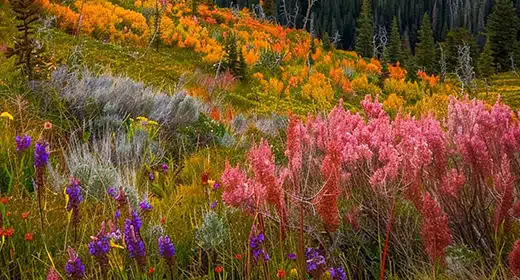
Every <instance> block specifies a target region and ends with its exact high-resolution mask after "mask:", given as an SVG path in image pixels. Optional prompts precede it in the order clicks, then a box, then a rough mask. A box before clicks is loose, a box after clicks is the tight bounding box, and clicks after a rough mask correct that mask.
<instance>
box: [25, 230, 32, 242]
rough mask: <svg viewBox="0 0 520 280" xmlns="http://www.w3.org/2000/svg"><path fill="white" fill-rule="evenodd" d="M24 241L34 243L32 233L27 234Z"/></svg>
mask: <svg viewBox="0 0 520 280" xmlns="http://www.w3.org/2000/svg"><path fill="white" fill-rule="evenodd" d="M23 239H24V240H25V241H32V240H33V235H32V233H30V232H28V233H26V234H25V235H24V236H23Z"/></svg>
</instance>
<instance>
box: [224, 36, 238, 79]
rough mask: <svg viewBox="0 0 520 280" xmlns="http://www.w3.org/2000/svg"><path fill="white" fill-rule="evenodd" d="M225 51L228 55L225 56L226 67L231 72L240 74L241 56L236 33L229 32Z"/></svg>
mask: <svg viewBox="0 0 520 280" xmlns="http://www.w3.org/2000/svg"><path fill="white" fill-rule="evenodd" d="M224 51H225V52H226V55H225V57H224V66H225V68H226V69H228V70H229V72H231V74H233V75H235V76H238V75H237V72H238V68H239V67H238V65H239V58H238V52H237V38H236V37H235V35H234V34H229V35H228V37H227V38H226V44H225V46H224Z"/></svg>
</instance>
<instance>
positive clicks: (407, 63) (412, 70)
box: [401, 34, 417, 80]
mask: <svg viewBox="0 0 520 280" xmlns="http://www.w3.org/2000/svg"><path fill="white" fill-rule="evenodd" d="M402 49H403V63H402V64H401V65H403V66H404V68H406V70H407V71H408V77H409V78H410V79H412V80H413V79H415V78H417V63H416V61H415V57H414V56H413V55H412V48H411V46H410V39H409V37H408V34H405V35H404V41H403V45H402Z"/></svg>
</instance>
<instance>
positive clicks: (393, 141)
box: [222, 96, 520, 264]
mask: <svg viewBox="0 0 520 280" xmlns="http://www.w3.org/2000/svg"><path fill="white" fill-rule="evenodd" d="M361 105H362V107H363V109H364V111H363V112H362V113H352V112H349V111H346V110H345V109H344V108H343V104H342V103H341V102H340V104H339V105H338V106H336V107H335V108H334V109H333V110H332V111H331V112H330V113H329V114H328V116H326V117H323V116H319V115H318V116H310V117H308V118H307V120H306V121H305V122H304V121H301V120H298V119H297V118H296V117H295V116H290V120H289V124H288V128H287V142H286V151H285V156H286V157H287V164H286V165H276V164H275V162H274V160H273V156H272V154H271V151H270V149H269V145H268V144H267V142H266V141H262V142H261V143H260V145H258V146H255V147H253V148H252V149H251V151H250V152H249V156H248V160H249V164H250V166H251V170H252V174H253V177H252V178H251V179H248V178H246V177H247V176H246V175H245V172H244V171H239V170H237V169H236V168H231V167H229V166H228V167H227V168H226V171H225V172H224V174H223V175H222V181H223V183H224V185H225V192H224V201H225V202H226V203H228V204H229V205H232V206H240V207H242V206H243V205H244V203H243V201H250V200H255V201H257V203H256V204H257V205H259V204H262V203H263V202H265V203H267V204H268V205H272V206H274V207H275V209H276V210H277V213H278V214H279V216H280V220H283V221H286V219H287V223H288V224H294V223H296V222H297V219H296V217H297V214H296V213H297V212H298V206H299V205H304V206H305V213H306V214H305V218H306V220H307V225H308V226H307V229H308V230H312V229H313V228H315V227H316V224H315V223H314V220H313V219H315V218H318V217H319V218H320V219H321V221H322V222H323V225H324V228H325V229H326V230H327V231H328V232H334V231H336V230H337V229H338V228H339V227H340V226H341V217H344V223H348V224H351V225H353V226H355V227H356V228H358V227H360V228H363V227H365V228H367V227H368V228H370V229H371V230H372V231H373V230H376V231H379V232H385V229H386V225H387V223H388V221H389V220H390V217H389V216H390V215H391V214H390V213H391V211H390V210H391V205H392V203H391V202H392V200H393V199H396V198H397V199H398V201H399V203H400V204H403V203H411V204H412V205H413V206H414V208H415V209H416V214H417V215H418V216H419V220H420V224H421V225H422V230H421V229H420V228H419V227H414V226H413V225H408V224H409V222H400V220H399V219H397V220H396V226H395V227H394V228H395V229H393V231H395V234H393V235H392V236H393V237H392V240H393V241H392V242H393V243H392V244H394V245H396V244H399V243H402V242H404V241H402V240H397V239H398V238H399V234H401V233H402V234H406V236H407V237H408V239H413V233H412V238H410V234H411V233H410V232H411V231H412V232H415V234H416V235H417V236H421V237H422V241H423V245H424V248H425V255H428V256H429V257H430V259H431V260H432V262H439V263H441V264H442V263H444V250H445V249H446V247H447V246H449V245H450V244H451V242H452V240H456V241H457V242H462V243H464V244H466V245H468V246H469V247H470V248H472V249H474V250H478V251H480V252H481V253H482V255H483V256H485V257H490V256H493V255H494V254H495V253H496V252H494V248H495V247H494V243H493V242H494V239H493V236H495V234H496V233H498V232H503V233H504V234H507V233H508V232H509V229H510V228H511V223H512V222H513V221H514V220H513V216H514V217H518V216H520V214H519V213H520V210H519V209H520V201H519V200H518V199H517V200H516V201H515V197H514V194H515V193H518V191H516V187H517V177H518V175H520V174H519V166H520V161H519V159H520V125H519V124H518V121H517V119H516V118H515V114H514V113H513V112H512V111H511V109H510V108H509V107H507V106H505V105H503V104H501V103H500V102H499V101H498V102H497V103H496V104H495V105H494V106H488V105H485V104H484V103H483V102H482V101H476V100H468V99H463V100H457V99H455V98H452V99H451V101H450V104H449V113H448V118H447V119H446V120H441V121H439V120H436V119H434V118H433V117H425V118H420V119H416V118H414V117H411V116H404V115H397V116H396V117H395V119H391V118H390V117H389V115H388V114H387V113H386V112H385V111H384V110H383V109H382V105H381V103H379V102H378V100H377V98H376V99H375V100H373V99H372V98H371V97H370V96H366V97H365V99H364V100H363V101H362V102H361ZM234 177H236V178H239V179H233V178H234ZM237 181H238V182H239V183H236V182H237ZM254 188H258V190H253V189H254ZM253 197H254V198H255V199H252V198H253ZM341 200H345V201H347V202H348V203H347V204H349V205H350V206H351V207H347V208H352V209H356V210H355V213H356V215H355V219H354V218H353V217H354V216H353V215H351V214H349V211H350V212H352V210H347V209H343V208H340V207H339V206H338V204H339V202H340V201H341ZM245 204H250V202H247V203H245ZM340 211H341V212H342V213H341V215H340ZM398 215H399V214H398ZM407 215H409V214H407ZM374 227H375V228H374ZM501 229H503V230H501ZM403 240H404V238H403ZM406 242H411V241H406ZM407 246H408V245H402V246H401V247H400V248H401V249H402V250H412V249H411V248H407ZM391 248H392V245H391ZM391 250H392V249H391Z"/></svg>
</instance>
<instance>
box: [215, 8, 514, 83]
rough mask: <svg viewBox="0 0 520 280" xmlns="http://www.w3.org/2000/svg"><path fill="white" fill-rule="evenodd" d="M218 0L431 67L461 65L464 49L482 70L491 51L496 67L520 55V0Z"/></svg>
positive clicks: (362, 50)
mask: <svg viewBox="0 0 520 280" xmlns="http://www.w3.org/2000/svg"><path fill="white" fill-rule="evenodd" d="M215 1H216V2H215V3H216V4H217V5H219V6H221V7H248V8H250V9H252V10H254V11H256V12H257V14H260V16H262V17H265V18H267V19H269V20H272V21H276V22H277V23H279V24H281V25H285V26H290V27H294V28H299V29H306V30H308V31H309V32H311V34H312V35H313V36H315V37H318V38H321V39H322V40H323V39H324V38H325V39H326V40H327V41H329V40H330V41H331V42H332V43H333V45H335V47H337V48H340V49H354V50H356V51H357V52H358V53H359V54H361V55H363V56H365V57H377V58H379V59H381V60H383V61H386V62H391V63H394V62H396V61H400V62H401V64H404V65H406V67H407V68H414V67H415V68H419V69H422V70H425V71H427V72H431V73H441V74H442V72H443V71H444V70H446V71H449V72H453V71H455V70H456V69H455V68H457V67H458V64H459V62H460V61H459V60H460V58H459V57H460V56H464V52H468V54H469V60H471V65H473V66H475V68H476V70H479V69H478V68H479V67H477V66H478V65H477V64H478V61H479V60H485V59H484V57H483V58H482V59H480V56H482V55H487V56H490V57H492V60H491V61H492V64H491V65H489V66H488V67H491V68H492V70H494V71H510V70H512V69H514V68H515V67H516V65H515V63H516V61H520V44H519V43H518V42H519V41H520V34H519V31H520V0H263V1H262V3H261V4H259V1H258V0H234V1H232V0H215ZM259 8H261V9H259ZM327 43H328V42H327ZM488 45H489V46H488ZM443 59H445V64H446V65H445V67H446V69H442V68H443V67H442V65H441V64H442V63H439V61H441V60H443ZM488 61H489V59H488ZM480 68H482V67H480ZM480 70H482V69H480ZM478 72H482V71H478ZM484 72H485V71H484Z"/></svg>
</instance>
